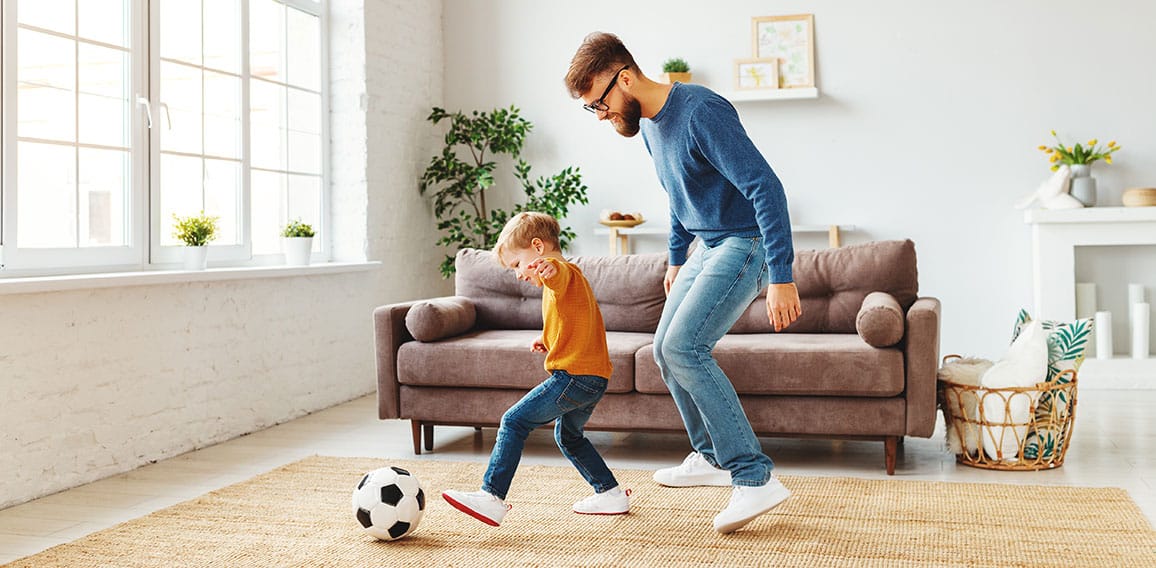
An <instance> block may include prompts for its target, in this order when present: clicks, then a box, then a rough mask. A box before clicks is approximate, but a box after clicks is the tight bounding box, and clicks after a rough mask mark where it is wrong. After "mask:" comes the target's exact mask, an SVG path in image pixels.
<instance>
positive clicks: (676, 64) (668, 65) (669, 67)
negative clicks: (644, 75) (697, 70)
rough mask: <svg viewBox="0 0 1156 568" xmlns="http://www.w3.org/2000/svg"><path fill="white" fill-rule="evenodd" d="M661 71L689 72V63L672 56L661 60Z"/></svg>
mask: <svg viewBox="0 0 1156 568" xmlns="http://www.w3.org/2000/svg"><path fill="white" fill-rule="evenodd" d="M662 72H663V73H690V64H689V63H687V62H686V60H685V59H683V58H681V57H672V58H670V59H667V60H666V61H663V62H662Z"/></svg>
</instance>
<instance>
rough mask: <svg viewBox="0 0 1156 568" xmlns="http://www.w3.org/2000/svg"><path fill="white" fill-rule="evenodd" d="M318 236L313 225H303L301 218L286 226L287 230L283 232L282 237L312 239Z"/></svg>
mask: <svg viewBox="0 0 1156 568" xmlns="http://www.w3.org/2000/svg"><path fill="white" fill-rule="evenodd" d="M316 234H317V232H316V231H314V230H313V225H309V224H306V223H302V222H301V218H300V217H298V218H297V219H294V220H292V221H289V224H288V225H285V229H283V230H282V231H281V236H282V237H287V238H294V237H312V236H314V235H316Z"/></svg>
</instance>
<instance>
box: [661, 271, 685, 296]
mask: <svg viewBox="0 0 1156 568" xmlns="http://www.w3.org/2000/svg"><path fill="white" fill-rule="evenodd" d="M679 268H682V267H681V266H670V267H667V269H666V276H663V277H662V291H663V292H665V293H666V295H667V296H669V295H670V287H671V286H672V285H673V284H674V278H675V277H676V276H678V269H679Z"/></svg>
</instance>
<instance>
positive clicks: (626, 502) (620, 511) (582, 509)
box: [574, 487, 630, 515]
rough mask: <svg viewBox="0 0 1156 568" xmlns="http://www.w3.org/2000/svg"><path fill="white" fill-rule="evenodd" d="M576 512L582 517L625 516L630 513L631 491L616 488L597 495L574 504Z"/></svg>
mask: <svg viewBox="0 0 1156 568" xmlns="http://www.w3.org/2000/svg"><path fill="white" fill-rule="evenodd" d="M574 512H575V513H578V514H580V515H625V514H626V513H629V512H630V490H629V489H627V490H626V491H623V490H622V488H621V487H615V488H614V489H611V490H609V491H603V492H602V493H595V494H593V495H591V496H589V497H587V498H585V499H583V500H581V501H579V502H577V503H574Z"/></svg>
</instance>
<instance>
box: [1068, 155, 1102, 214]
mask: <svg viewBox="0 0 1156 568" xmlns="http://www.w3.org/2000/svg"><path fill="white" fill-rule="evenodd" d="M1071 170H1072V185H1071V190H1069V192H1068V193H1071V194H1072V197H1075V198H1076V200H1077V201H1079V202H1080V203H1083V204H1084V207H1094V206H1095V205H1096V178H1094V177H1092V165H1091V164H1072V166H1071Z"/></svg>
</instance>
